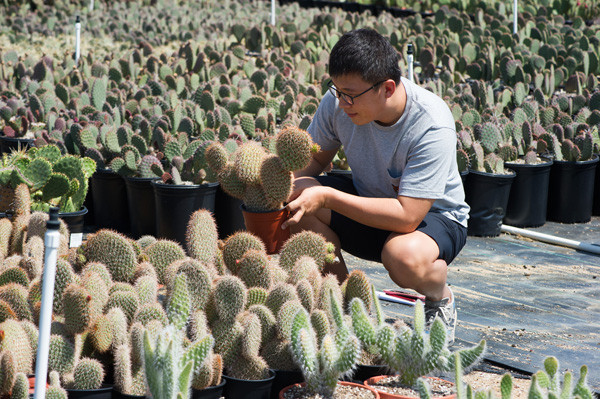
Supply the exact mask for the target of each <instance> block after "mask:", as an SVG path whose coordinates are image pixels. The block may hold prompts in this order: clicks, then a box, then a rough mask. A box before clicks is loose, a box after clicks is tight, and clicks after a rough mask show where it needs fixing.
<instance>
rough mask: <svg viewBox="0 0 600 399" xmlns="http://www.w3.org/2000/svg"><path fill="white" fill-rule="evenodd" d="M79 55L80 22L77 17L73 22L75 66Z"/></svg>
mask: <svg viewBox="0 0 600 399" xmlns="http://www.w3.org/2000/svg"><path fill="white" fill-rule="evenodd" d="M80 54H81V20H80V19H79V15H78V16H77V19H76V20H75V65H78V64H79V56H80Z"/></svg>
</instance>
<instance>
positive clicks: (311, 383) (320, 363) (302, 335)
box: [279, 290, 379, 399]
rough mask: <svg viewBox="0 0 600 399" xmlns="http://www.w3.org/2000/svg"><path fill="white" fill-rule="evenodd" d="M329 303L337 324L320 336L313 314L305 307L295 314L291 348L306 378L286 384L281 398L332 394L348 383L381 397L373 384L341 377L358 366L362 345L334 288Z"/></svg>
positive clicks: (347, 385) (327, 396) (280, 395)
mask: <svg viewBox="0 0 600 399" xmlns="http://www.w3.org/2000/svg"><path fill="white" fill-rule="evenodd" d="M329 304H330V312H331V316H332V319H333V322H334V324H335V327H334V330H335V332H334V333H333V334H331V333H326V334H325V335H324V336H322V337H318V334H317V331H315V326H313V325H312V322H311V317H310V316H309V314H308V312H307V311H306V309H304V308H301V309H299V310H298V312H297V313H296V315H295V316H294V318H293V324H292V327H291V350H292V355H293V357H294V359H295V361H296V362H297V364H298V366H299V367H300V370H301V371H302V374H303V375H304V379H305V381H306V382H305V383H302V384H295V385H291V386H288V387H286V388H284V389H283V390H281V392H280V393H279V398H280V399H284V398H286V397H287V396H286V395H287V394H288V393H289V394H292V392H293V395H294V396H293V397H295V398H303V397H306V398H310V397H314V395H317V394H318V395H322V397H325V398H330V397H332V396H333V395H334V392H336V391H341V390H344V389H345V387H351V388H350V390H352V389H357V388H359V389H365V390H368V391H370V392H371V393H372V397H373V398H375V399H378V398H379V394H378V393H377V392H376V391H375V390H374V389H372V388H369V387H365V386H362V385H360V384H355V383H352V382H346V381H340V378H342V377H344V375H349V374H351V372H352V370H353V369H354V367H355V366H356V362H357V361H358V359H359V356H360V351H361V345H360V341H359V340H358V338H357V337H356V336H355V335H354V334H352V332H351V331H350V329H349V328H348V326H347V325H346V322H345V321H344V314H343V311H342V307H341V305H340V303H339V302H338V300H337V299H336V296H335V295H334V294H333V291H331V290H330V292H329ZM346 394H348V393H346ZM361 397H363V396H361Z"/></svg>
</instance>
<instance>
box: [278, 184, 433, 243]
mask: <svg viewBox="0 0 600 399" xmlns="http://www.w3.org/2000/svg"><path fill="white" fill-rule="evenodd" d="M434 202H435V200H434V199H425V198H412V197H406V196H398V197H397V198H370V197H360V196H357V195H352V194H348V193H344V192H342V191H338V190H335V189H333V188H331V187H324V186H316V187H309V188H307V189H305V190H304V191H302V193H301V194H300V195H299V196H298V197H297V198H296V199H294V200H293V201H291V202H290V203H289V204H288V205H287V207H288V209H289V210H290V214H291V215H292V216H291V217H290V218H289V219H288V220H287V221H286V223H285V226H284V227H286V226H288V225H294V224H296V223H298V222H299V221H300V219H301V218H302V217H303V216H304V215H310V214H314V213H315V212H316V211H317V210H318V209H319V208H328V209H331V210H334V211H336V212H338V213H340V214H342V215H344V216H346V217H349V218H350V219H353V220H356V221H357V222H359V223H362V224H365V225H367V226H371V227H375V228H378V229H382V230H389V231H393V232H396V233H410V232H413V231H415V229H416V228H417V227H418V226H419V224H421V222H422V221H423V219H424V218H425V215H426V214H427V212H429V209H431V205H432V204H433V203H434Z"/></svg>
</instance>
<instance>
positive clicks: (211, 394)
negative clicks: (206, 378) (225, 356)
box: [192, 379, 227, 399]
mask: <svg viewBox="0 0 600 399" xmlns="http://www.w3.org/2000/svg"><path fill="white" fill-rule="evenodd" d="M226 382H227V381H225V380H224V379H223V380H222V381H221V383H220V384H219V385H215V386H214V387H208V388H204V389H192V399H219V398H220V397H221V396H223V389H224V388H225V383H226Z"/></svg>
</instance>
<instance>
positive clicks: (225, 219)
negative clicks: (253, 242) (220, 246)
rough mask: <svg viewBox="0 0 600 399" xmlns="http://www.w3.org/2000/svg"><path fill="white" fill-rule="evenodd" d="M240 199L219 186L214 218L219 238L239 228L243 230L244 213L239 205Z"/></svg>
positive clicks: (240, 203)
mask: <svg viewBox="0 0 600 399" xmlns="http://www.w3.org/2000/svg"><path fill="white" fill-rule="evenodd" d="M241 205H242V200H240V199H237V198H234V197H232V196H231V195H229V194H227V193H226V192H225V191H223V189H222V188H221V186H219V188H218V189H217V196H216V199H215V219H216V221H217V229H218V231H219V238H221V239H224V238H226V237H228V236H230V235H231V234H233V233H235V232H236V231H239V230H245V229H246V225H245V224H244V215H243V214H242V210H241V208H240V206H241Z"/></svg>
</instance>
